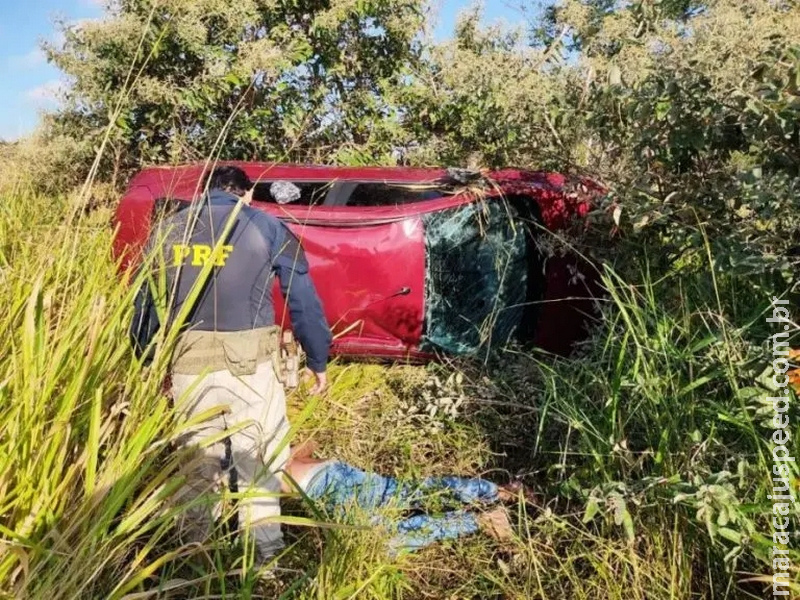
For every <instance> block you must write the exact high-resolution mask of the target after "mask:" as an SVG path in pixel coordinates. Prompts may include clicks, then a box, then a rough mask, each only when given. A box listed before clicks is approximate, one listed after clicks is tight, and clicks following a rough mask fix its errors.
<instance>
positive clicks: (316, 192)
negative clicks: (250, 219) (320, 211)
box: [253, 180, 332, 206]
mask: <svg viewBox="0 0 800 600" xmlns="http://www.w3.org/2000/svg"><path fill="white" fill-rule="evenodd" d="M273 183H274V181H273V180H269V181H265V180H261V181H259V182H258V183H256V185H255V189H254V190H253V200H254V201H256V202H267V203H269V204H277V202H276V201H275V198H274V197H273V196H272V193H271V192H270V186H271V185H272V184H273ZM291 183H293V184H294V185H295V186H297V187H298V188H299V189H300V198H298V199H297V200H293V201H292V202H291V204H293V205H301V206H321V205H322V203H323V202H324V201H325V197H326V196H327V194H328V192H329V191H330V189H331V185H332V182H330V181H292V182H291Z"/></svg>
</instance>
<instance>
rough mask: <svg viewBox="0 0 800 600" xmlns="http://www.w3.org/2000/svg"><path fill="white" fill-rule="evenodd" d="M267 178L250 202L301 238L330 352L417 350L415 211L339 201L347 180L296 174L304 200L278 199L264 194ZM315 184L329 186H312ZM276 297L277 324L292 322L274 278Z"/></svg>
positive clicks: (419, 235)
mask: <svg viewBox="0 0 800 600" xmlns="http://www.w3.org/2000/svg"><path fill="white" fill-rule="evenodd" d="M271 183H273V181H270V180H261V181H259V183H258V185H257V186H256V192H255V193H254V198H253V204H252V206H253V207H254V208H258V209H260V210H264V211H265V212H267V213H270V214H272V215H274V216H276V217H278V218H280V219H281V220H282V221H284V223H286V225H287V226H288V227H289V229H290V230H291V231H292V232H293V233H294V234H295V235H296V236H297V237H298V239H300V240H301V242H302V246H303V249H304V251H305V254H306V256H307V260H308V263H309V270H310V274H311V277H312V280H313V282H314V284H315V287H316V288H317V291H318V294H319V296H320V298H321V300H322V304H323V308H324V311H325V315H326V317H327V320H328V322H329V324H330V325H331V328H332V331H333V335H334V351H335V352H336V353H337V354H343V355H358V356H364V355H371V356H375V357H376V358H377V357H380V358H407V357H411V358H413V357H414V356H415V355H417V354H419V352H418V344H419V340H420V338H421V336H422V327H423V298H424V289H423V287H424V272H425V247H424V237H423V230H422V224H421V221H420V218H419V216H418V215H414V214H405V213H403V212H396V211H392V210H386V209H387V207H386V206H376V207H371V208H360V207H353V206H348V205H347V203H346V202H344V203H337V202H336V201H335V198H337V194H339V196H338V198H339V200H341V194H340V192H342V191H344V193H345V194H347V193H352V191H353V189H354V188H353V186H352V185H350V184H351V182H334V183H330V182H328V183H326V182H323V181H316V182H311V181H303V180H298V179H293V180H292V183H295V184H296V185H297V186H298V187H299V188H301V190H302V194H301V198H300V199H299V201H298V202H290V203H287V204H278V203H277V202H275V201H274V199H273V198H271V197H270V196H269V194H268V193H267V188H268V187H269V186H270V185H271ZM315 185H317V186H319V187H323V186H326V185H327V187H328V189H327V190H324V191H323V190H321V189H317V190H313V189H312V188H314V186H315ZM313 198H316V200H314V199H313ZM289 293H291V290H290V292H289ZM274 297H275V308H276V315H275V316H276V322H277V323H279V324H281V325H283V326H289V327H290V326H291V318H290V316H289V312H288V311H287V310H286V304H285V302H284V299H283V297H282V295H281V293H280V287H279V285H278V283H277V282H276V285H275V289H274Z"/></svg>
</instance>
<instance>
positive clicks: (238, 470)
mask: <svg viewBox="0 0 800 600" xmlns="http://www.w3.org/2000/svg"><path fill="white" fill-rule="evenodd" d="M206 183H207V187H208V193H207V194H206V195H205V196H204V197H203V198H202V199H201V200H200V201H196V202H194V203H191V204H188V203H187V207H181V208H180V209H178V210H172V211H170V213H169V214H167V215H166V216H165V217H164V219H163V220H162V221H161V223H160V225H161V227H159V228H158V229H159V230H158V231H154V232H153V233H152V235H151V237H150V240H149V242H148V246H147V248H146V252H147V253H150V252H153V251H160V252H161V256H162V258H163V261H164V262H163V263H161V262H159V261H154V262H153V263H152V265H158V264H164V265H166V267H167V268H166V275H167V277H166V280H167V284H168V285H167V290H170V291H173V290H174V294H171V296H172V301H171V303H170V309H171V310H170V315H171V316H172V317H174V316H175V315H176V314H178V312H179V311H180V310H181V308H182V307H183V305H184V303H186V302H187V301H189V300H190V299H191V298H192V295H191V293H192V289H193V287H194V286H195V282H196V281H197V280H198V276H199V275H200V272H201V270H202V269H203V267H204V265H206V264H207V261H209V260H211V261H213V266H212V269H211V272H210V275H209V276H208V279H207V281H206V282H205V285H203V287H202V288H200V289H199V296H197V297H196V301H195V302H194V305H193V306H191V307H189V308H190V310H189V313H188V315H189V316H188V318H187V319H186V323H185V327H184V329H182V330H181V333H180V335H179V337H178V340H177V342H176V345H175V348H174V351H173V355H172V359H171V364H170V370H171V377H172V393H173V398H174V400H175V403H176V406H178V407H184V409H185V410H186V412H187V413H188V415H189V416H191V415H196V414H199V413H202V412H205V411H208V410H209V409H211V408H214V407H218V406H224V407H225V408H226V409H227V412H225V413H224V414H220V415H219V416H218V417H214V418H213V419H212V420H210V421H207V422H204V423H203V426H202V428H200V429H198V430H197V431H196V433H194V435H193V436H192V437H191V438H190V439H188V440H187V441H188V442H189V443H190V444H191V445H192V447H194V448H199V444H200V443H201V442H203V440H208V438H210V437H211V436H216V437H217V438H218V440H219V441H218V442H216V443H212V444H211V445H210V446H208V447H207V448H204V449H203V450H198V453H199V454H200V457H199V460H197V461H196V462H193V463H192V465H191V467H187V468H189V478H190V479H189V484H188V485H187V488H186V491H187V495H186V498H187V499H191V498H196V497H197V496H198V495H200V494H203V492H207V491H209V488H210V487H211V488H213V487H214V486H215V482H216V485H217V486H219V485H220V482H222V485H225V484H227V486H228V487H229V488H231V489H232V490H233V491H238V492H239V493H243V492H247V493H248V497H247V498H245V499H240V500H239V501H238V508H239V515H238V516H239V521H240V523H241V522H242V521H243V523H242V524H243V525H244V526H246V527H249V528H250V532H251V535H252V537H253V538H254V539H255V542H256V549H257V551H258V553H259V554H260V555H261V558H262V559H267V558H269V557H270V556H273V555H274V554H275V553H276V552H277V551H278V550H279V549H280V548H282V547H283V537H282V532H281V528H280V524H278V523H269V522H267V523H264V522H261V523H258V522H257V521H259V520H260V519H264V518H265V517H273V518H274V517H277V516H279V515H280V505H279V498H278V494H279V492H280V488H281V482H280V479H279V475H278V473H279V471H281V470H282V469H283V468H284V467H285V464H286V461H287V459H288V453H289V448H288V444H287V443H285V442H284V443H283V447H282V448H279V446H280V445H281V442H282V441H283V438H284V436H285V435H286V433H287V431H288V428H289V426H288V423H287V418H286V400H285V395H284V389H283V386H282V385H281V383H280V382H279V381H278V378H277V376H276V372H275V365H274V362H273V358H274V356H276V354H278V353H277V352H276V351H277V349H278V344H279V328H278V327H276V326H275V313H274V307H273V298H272V287H273V281H274V279H273V276H274V275H277V276H278V280H279V282H280V287H281V291H282V293H283V295H284V297H285V298H286V300H287V303H288V307H289V311H290V316H291V321H292V329H293V331H294V334H295V336H296V337H297V339H298V341H299V342H300V344H301V345H302V347H303V349H304V351H305V353H306V356H307V361H306V364H307V368H308V370H310V371H311V372H312V373H313V375H314V377H315V379H316V381H315V385H314V387H313V388H312V390H311V392H312V393H318V392H321V391H322V390H323V389H324V388H325V386H326V383H327V382H326V375H325V373H326V365H327V362H328V353H329V347H330V343H331V333H330V329H329V327H328V324H327V322H326V320H325V316H324V314H323V310H322V306H321V303H320V300H319V297H318V295H317V293H316V290H315V288H314V284H313V283H312V281H311V278H310V276H309V272H308V263H307V261H306V258H305V255H304V253H303V249H302V247H301V245H300V242H299V241H298V239H297V238H296V237H295V236H294V235H293V234H292V232H291V231H290V230H289V229H288V228H287V227H286V226H285V225H284V224H283V223H282V222H281V221H279V220H278V219H276V218H274V217H272V216H270V215H267V214H265V213H263V212H261V211H258V210H256V209H254V208H252V207H251V206H250V205H249V204H250V199H251V198H252V187H253V184H252V182H251V181H250V180H249V178H248V177H247V175H246V174H245V172H244V171H242V170H241V169H239V168H237V167H232V166H223V167H218V168H216V169H215V170H214V171H213V172H212V173H211V174H210V176H209V177H208V179H207V181H206ZM237 205H239V206H238V210H239V212H238V214H237V215H236V216H235V221H233V227H232V229H230V230H229V236H228V239H223V240H220V236H221V234H223V233H224V230H225V228H226V225H227V224H228V221H229V217H231V216H232V213H233V211H234V210H235V209H237ZM218 243H220V244H221V252H219V253H216V254H213V249H214V248H215V245H217V244H218ZM152 265H151V267H150V268H153V266H152ZM149 289H150V288H149V287H148V286H147V285H145V286H143V287H142V289H141V290H140V292H139V294H138V296H137V300H136V307H135V314H134V320H133V324H132V328H131V335H132V338H133V342H134V345H135V347H136V348H137V350H138V351H139V353H140V354H141V353H143V352H144V351H145V348H147V347H148V344H149V343H150V341H151V340H152V338H153V335H154V334H155V332H156V331H157V330H158V328H159V327H160V326H161V324H160V323H159V322H158V317H157V315H156V314H155V308H154V303H153V298H152V295H151V294H150V293H149ZM195 291H196V290H195ZM201 376H202V377H201ZM248 421H249V422H250V423H249V424H247V425H246V426H244V428H243V429H241V430H239V429H238V428H237V429H236V430H235V431H233V432H232V433H230V434H229V435H227V436H225V432H226V431H228V430H230V429H231V428H232V427H234V426H236V425H237V424H242V423H245V422H248ZM187 517H188V520H187V522H186V523H185V526H186V527H184V531H186V532H187V533H188V534H190V537H191V538H193V539H195V540H201V539H205V538H206V537H207V536H208V534H209V533H210V527H211V526H212V525H213V523H214V521H215V520H216V519H218V518H219V517H220V506H219V505H211V506H208V507H206V508H203V509H200V510H192V511H189V512H188V513H187Z"/></svg>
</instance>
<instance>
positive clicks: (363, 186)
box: [345, 183, 442, 206]
mask: <svg viewBox="0 0 800 600" xmlns="http://www.w3.org/2000/svg"><path fill="white" fill-rule="evenodd" d="M441 197H442V193H441V192H440V191H437V190H435V189H431V188H426V187H424V186H421V185H420V186H415V185H413V184H408V185H403V184H391V183H359V184H357V185H356V186H355V189H354V190H353V191H352V192H351V193H350V196H349V197H348V198H347V202H346V203H345V206H397V205H401V204H410V203H412V202H423V201H425V200H435V199H437V198H441Z"/></svg>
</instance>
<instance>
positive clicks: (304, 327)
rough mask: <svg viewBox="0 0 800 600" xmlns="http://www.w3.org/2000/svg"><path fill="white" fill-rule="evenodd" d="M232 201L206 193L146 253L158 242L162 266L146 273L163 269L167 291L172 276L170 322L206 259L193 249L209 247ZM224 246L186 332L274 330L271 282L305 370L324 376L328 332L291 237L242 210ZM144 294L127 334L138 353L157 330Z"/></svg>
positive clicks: (167, 223) (271, 221)
mask: <svg viewBox="0 0 800 600" xmlns="http://www.w3.org/2000/svg"><path fill="white" fill-rule="evenodd" d="M237 200H238V199H237V197H236V196H234V195H232V194H229V193H227V192H224V191H222V190H212V191H211V192H209V194H208V196H207V198H206V199H204V200H203V201H201V202H196V203H194V204H192V205H191V206H189V207H188V208H183V209H181V210H179V211H178V212H177V213H175V214H174V215H171V216H169V217H167V218H165V219H164V220H163V221H162V222H161V223H160V225H159V227H158V228H154V231H153V234H152V235H151V238H150V241H149V243H148V247H147V249H146V252H147V253H149V252H152V251H153V249H154V248H153V246H154V244H155V243H156V239H158V240H160V241H161V243H160V244H159V246H160V250H161V256H163V260H164V263H159V261H155V262H153V263H151V264H150V268H151V269H157V268H158V265H159V264H164V265H165V266H166V274H167V278H166V279H167V283H168V287H167V289H168V290H172V289H173V282H174V281H175V277H176V276H177V277H178V284H177V291H176V294H175V300H174V302H173V303H172V310H171V314H172V315H173V316H174V315H175V314H177V313H178V312H179V311H180V309H181V306H182V305H183V304H184V302H186V301H187V296H188V295H189V292H190V290H191V289H192V286H193V284H194V282H195V281H196V279H197V277H198V275H199V274H200V271H201V270H202V268H203V265H202V262H203V259H204V258H205V256H207V254H203V252H200V253H197V251H196V250H195V247H197V246H201V247H202V246H204V247H206V248H209V247H210V248H213V247H214V245H215V244H216V243H217V242H218V241H219V239H220V236H221V235H222V233H223V230H224V228H225V225H226V223H227V220H228V217H229V215H230V214H231V211H232V210H233V208H234V207H235V206H236V203H237ZM159 234H160V235H159ZM224 245H226V246H229V247H230V249H229V250H228V251H227V252H226V253H225V254H226V256H225V259H224V265H222V266H215V267H214V269H213V270H212V271H211V275H210V276H209V278H208V281H207V282H206V285H205V287H204V288H203V290H202V292H201V295H200V296H199V298H198V301H197V302H196V304H195V306H194V307H193V310H192V311H191V312H190V315H189V318H188V319H187V323H186V326H187V327H190V328H191V329H193V330H196V331H197V330H199V331H244V330H248V329H255V328H261V327H267V326H270V325H274V324H275V309H274V306H273V296H272V286H273V276H274V275H277V276H278V280H279V282H280V287H281V291H282V292H283V295H284V297H285V298H286V299H287V304H288V308H289V314H290V316H291V324H292V330H293V331H294V333H295V335H296V337H297V339H298V341H299V342H300V344H301V345H302V346H303V349H304V350H305V352H306V355H307V364H308V367H309V368H310V369H311V370H313V371H315V372H321V371H324V370H325V366H326V364H327V361H328V355H329V348H330V343H331V333H330V329H329V327H328V324H327V322H326V320H325V315H324V313H323V310H322V305H321V302H320V300H319V297H318V296H317V293H316V290H315V288H314V284H313V283H312V281H311V277H310V276H309V273H308V263H307V261H306V257H305V254H304V253H303V250H302V247H301V246H300V243H299V242H298V240H297V238H296V237H295V236H294V234H293V233H292V232H291V231H290V230H289V229H288V227H286V225H284V224H283V223H282V222H281V221H280V220H278V219H276V218H275V217H272V216H270V215H267V214H265V213H263V212H261V211H258V210H256V209H254V208H252V207H250V206H246V205H245V206H243V207H242V210H241V212H240V213H239V215H238V216H237V219H236V222H235V225H234V227H233V230H232V231H231V234H230V236H229V238H228V240H226V241H225V242H224ZM178 263H180V264H179V266H178ZM148 290H149V288H148V286H147V284H145V285H144V286H143V287H142V288H141V290H140V291H139V294H138V295H137V298H136V309H135V314H134V319H133V323H132V327H131V336H132V339H133V342H134V345H135V346H136V348H137V350H138V351H139V352H140V353H141V352H142V350H143V348H145V347H146V345H147V344H148V343H149V341H150V339H151V338H152V336H153V335H154V334H155V331H156V330H157V329H158V327H159V326H160V323H158V317H157V315H156V313H155V307H154V305H153V299H152V297H151V296H150V294H149V292H148Z"/></svg>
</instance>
